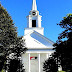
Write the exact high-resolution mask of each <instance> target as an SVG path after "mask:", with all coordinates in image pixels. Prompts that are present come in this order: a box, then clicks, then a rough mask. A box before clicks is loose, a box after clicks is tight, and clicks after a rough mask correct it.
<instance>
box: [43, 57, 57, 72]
mask: <svg viewBox="0 0 72 72" xmlns="http://www.w3.org/2000/svg"><path fill="white" fill-rule="evenodd" d="M43 71H45V72H57V71H58V65H57V62H56V59H54V57H50V58H49V59H48V60H46V61H45V62H44V64H43Z"/></svg>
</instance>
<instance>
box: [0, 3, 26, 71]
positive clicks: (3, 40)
mask: <svg viewBox="0 0 72 72" xmlns="http://www.w3.org/2000/svg"><path fill="white" fill-rule="evenodd" d="M21 39H22V38H19V37H18V36H17V28H16V27H15V26H14V23H13V20H12V18H11V16H10V15H9V13H8V12H7V11H6V9H5V8H4V7H3V6H2V5H1V4H0V71H1V70H2V68H3V69H6V67H5V66H6V65H7V64H6V63H7V61H8V62H10V63H9V64H8V65H9V66H10V65H11V62H12V63H13V61H14V62H15V61H18V63H19V64H20V59H19V57H20V56H21V53H24V52H25V51H26V48H25V46H24V45H25V44H24V43H23V44H22V41H21ZM23 46H24V48H23ZM10 54H14V55H15V56H14V57H16V59H15V58H14V59H10V58H9V55H10ZM15 65H16V64H15ZM9 66H7V67H9ZM13 67H14V66H13ZM9 68H10V67H9ZM10 69H11V68H10ZM10 69H8V70H9V71H10ZM14 69H15V68H14Z"/></svg>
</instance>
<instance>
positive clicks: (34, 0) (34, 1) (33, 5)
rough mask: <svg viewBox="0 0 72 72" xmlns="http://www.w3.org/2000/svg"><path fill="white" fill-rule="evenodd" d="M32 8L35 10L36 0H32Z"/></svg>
mask: <svg viewBox="0 0 72 72" xmlns="http://www.w3.org/2000/svg"><path fill="white" fill-rule="evenodd" d="M32 10H37V5H36V0H33V4H32Z"/></svg>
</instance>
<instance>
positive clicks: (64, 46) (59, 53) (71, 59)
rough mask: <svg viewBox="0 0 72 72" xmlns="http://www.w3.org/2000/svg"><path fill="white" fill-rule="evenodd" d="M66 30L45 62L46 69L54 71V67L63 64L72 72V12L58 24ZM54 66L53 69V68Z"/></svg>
mask: <svg viewBox="0 0 72 72" xmlns="http://www.w3.org/2000/svg"><path fill="white" fill-rule="evenodd" d="M57 25H59V26H60V27H61V28H63V29H64V31H63V32H62V33H61V34H60V35H59V37H58V40H57V41H56V43H55V44H54V47H55V48H54V50H55V52H54V53H53V54H52V57H50V58H49V59H48V60H47V61H45V63H44V71H46V72H54V71H53V69H54V68H56V71H55V72H57V68H58V67H59V66H60V65H61V66H62V70H63V71H65V72H72V49H71V48H72V14H68V15H67V16H66V17H64V18H63V20H62V21H61V22H60V23H59V24H57ZM52 68H53V69H52Z"/></svg>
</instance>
